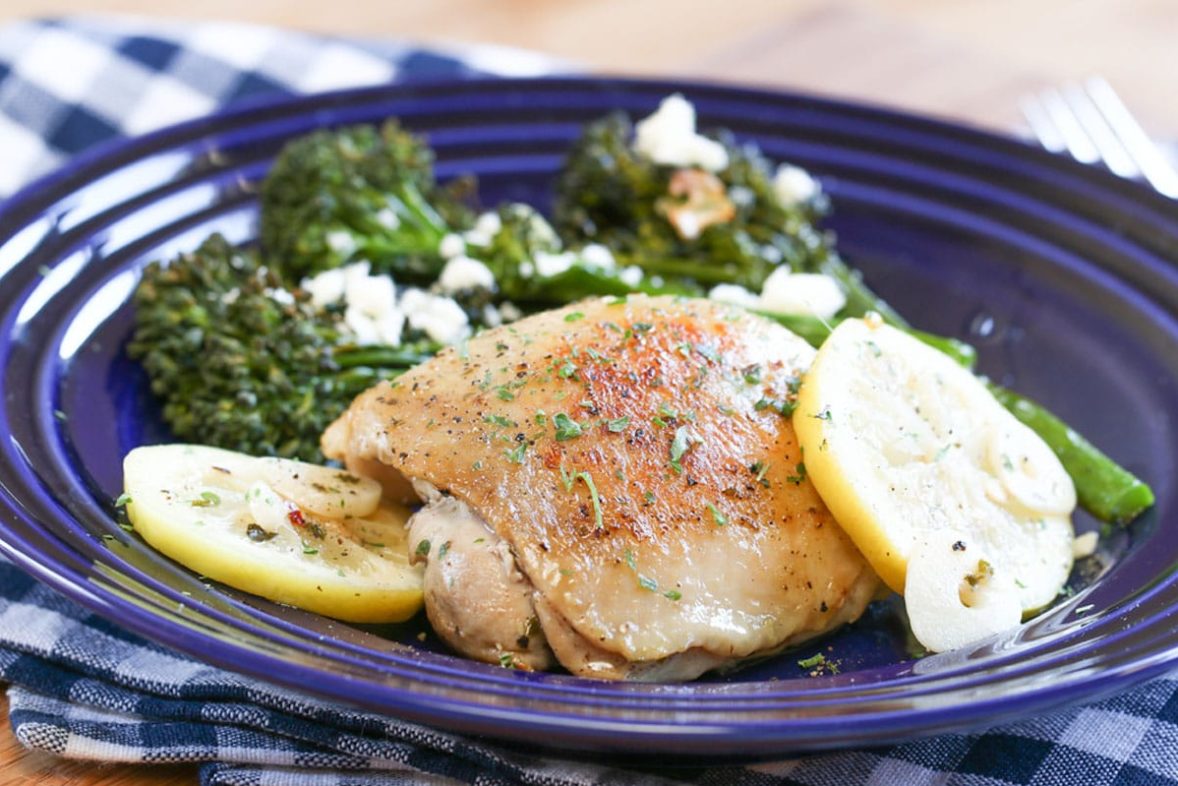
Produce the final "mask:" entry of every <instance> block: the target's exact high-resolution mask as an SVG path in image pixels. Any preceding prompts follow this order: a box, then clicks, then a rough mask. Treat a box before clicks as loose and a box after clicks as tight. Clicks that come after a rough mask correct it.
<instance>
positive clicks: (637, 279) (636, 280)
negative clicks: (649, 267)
mask: <svg viewBox="0 0 1178 786" xmlns="http://www.w3.org/2000/svg"><path fill="white" fill-rule="evenodd" d="M618 278H620V279H622V283H623V284H625V285H626V286H628V287H631V288H634V287H637V286H638V285H639V284H641V283H642V268H640V267H638V265H630V266H629V267H624V268H622V269H621V270H619V271H618Z"/></svg>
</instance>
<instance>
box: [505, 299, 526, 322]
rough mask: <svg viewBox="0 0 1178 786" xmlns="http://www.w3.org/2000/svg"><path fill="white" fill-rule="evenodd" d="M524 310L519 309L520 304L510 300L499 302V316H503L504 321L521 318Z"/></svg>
mask: <svg viewBox="0 0 1178 786" xmlns="http://www.w3.org/2000/svg"><path fill="white" fill-rule="evenodd" d="M523 315H524V312H522V311H520V310H519V306H517V305H516V304H515V303H512V302H510V301H505V302H503V303H500V304H499V316H501V317H502V318H503V321H504V322H514V321H516V320H517V319H521V318H522V317H523Z"/></svg>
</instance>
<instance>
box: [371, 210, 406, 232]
mask: <svg viewBox="0 0 1178 786" xmlns="http://www.w3.org/2000/svg"><path fill="white" fill-rule="evenodd" d="M376 220H377V222H378V223H379V224H380V225H381V226H382V227H384V228H385V229H396V228H397V227H399V226H401V219H400V218H399V217H398V216H397V214H396V213H394V212H393V210H392V208H388V207H386V208H383V209H382V210H381V211H380V212H379V213H377V214H376Z"/></svg>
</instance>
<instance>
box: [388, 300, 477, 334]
mask: <svg viewBox="0 0 1178 786" xmlns="http://www.w3.org/2000/svg"><path fill="white" fill-rule="evenodd" d="M401 310H402V311H403V312H404V313H405V316H406V318H407V319H408V321H409V326H410V327H411V328H413V329H414V330H420V331H422V332H423V333H425V334H426V335H427V336H429V337H430V338H431V339H433V340H434V341H437V342H439V343H441V344H454V343H457V342H458V341H461V340H462V339H464V338H466V337H467V336H468V335H470V320H469V319H467V316H466V312H465V311H463V310H462V306H460V305H458V303H456V302H455V301H454V300H453V299H452V298H448V297H442V296H440V295H432V294H430V293H429V292H426V291H424V290H421V289H407V290H405V293H404V294H403V295H401Z"/></svg>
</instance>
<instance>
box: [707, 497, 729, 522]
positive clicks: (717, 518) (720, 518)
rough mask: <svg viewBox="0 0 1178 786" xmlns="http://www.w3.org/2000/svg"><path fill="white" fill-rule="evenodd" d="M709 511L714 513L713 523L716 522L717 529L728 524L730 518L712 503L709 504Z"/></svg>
mask: <svg viewBox="0 0 1178 786" xmlns="http://www.w3.org/2000/svg"><path fill="white" fill-rule="evenodd" d="M708 510H710V511H711V512H712V521H714V522H716V526H717V527H723V526H724V525H725V524H727V523H728V517H727V516H725V515H724V512H723V511H721V510H720V509H719V508H717V507H716V506H715V505H713V504H712V503H710V502H709V503H708Z"/></svg>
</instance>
